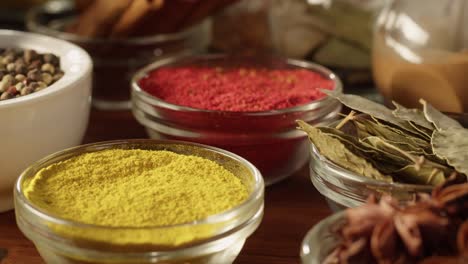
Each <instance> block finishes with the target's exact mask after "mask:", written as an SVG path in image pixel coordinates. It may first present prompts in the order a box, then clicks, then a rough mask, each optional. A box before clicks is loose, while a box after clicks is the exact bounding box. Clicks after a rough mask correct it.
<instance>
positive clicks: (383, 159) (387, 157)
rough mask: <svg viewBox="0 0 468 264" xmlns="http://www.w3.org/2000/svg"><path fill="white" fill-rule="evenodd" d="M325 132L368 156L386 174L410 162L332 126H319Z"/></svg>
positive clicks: (360, 153) (355, 151)
mask: <svg viewBox="0 0 468 264" xmlns="http://www.w3.org/2000/svg"><path fill="white" fill-rule="evenodd" d="M318 129H320V130H321V131H322V132H323V133H326V134H328V135H329V136H331V137H334V138H336V139H338V140H340V141H341V142H342V143H343V144H344V145H345V146H346V147H347V148H348V149H349V150H350V151H352V152H354V153H357V154H358V155H359V156H360V157H364V158H366V159H367V160H368V161H370V162H371V163H372V164H373V165H374V167H375V168H377V169H378V170H379V171H381V172H382V173H384V174H389V173H393V172H394V171H396V170H398V169H400V168H401V167H402V165H401V164H408V162H407V161H406V160H405V159H404V158H401V157H399V156H396V155H393V154H390V153H387V152H384V151H381V150H380V149H377V148H375V147H373V146H371V145H368V144H366V143H364V142H361V141H359V140H358V139H357V138H356V137H353V136H350V135H347V134H345V133H343V132H341V131H340V130H338V129H335V128H331V127H318Z"/></svg>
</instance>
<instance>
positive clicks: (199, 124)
mask: <svg viewBox="0 0 468 264" xmlns="http://www.w3.org/2000/svg"><path fill="white" fill-rule="evenodd" d="M182 65H192V66H193V65H203V66H209V67H233V66H238V67H242V66H259V67H267V68H272V69H281V68H286V69H291V68H299V69H308V70H311V71H315V72H318V73H320V74H321V75H322V76H324V77H326V78H329V79H330V80H333V81H334V83H335V86H334V89H335V90H337V91H338V92H341V90H342V87H341V82H340V80H339V79H338V77H337V76H336V75H335V74H334V73H333V72H331V71H330V70H328V69H326V68H324V67H322V66H319V65H317V64H313V63H309V62H305V61H299V60H290V59H281V58H272V57H261V58H260V57H257V58H252V57H250V58H249V57H230V56H228V55H220V54H211V55H198V56H190V55H189V56H176V57H173V58H168V59H164V60H161V61H158V62H156V63H153V64H151V65H149V66H147V67H145V68H143V69H142V70H140V71H139V72H138V73H137V74H136V75H135V76H134V78H133V81H132V109H133V114H134V116H135V118H136V119H137V120H138V121H139V123H141V124H142V125H143V126H145V127H146V130H147V132H148V134H149V136H150V137H151V138H161V139H176V140H184V141H192V142H198V143H202V144H207V145H213V146H216V147H220V148H223V149H226V150H229V151H232V152H234V153H236V154H238V155H240V156H242V157H244V158H246V159H247V160H249V161H250V162H252V163H253V164H254V165H255V166H256V167H257V168H258V169H259V170H260V171H261V172H262V175H263V176H264V178H265V182H266V184H267V185H269V184H272V183H275V182H277V181H279V180H281V179H284V178H286V177H288V176H290V175H292V174H293V173H294V172H296V171H297V170H299V169H300V168H301V167H302V166H303V165H304V164H306V162H307V160H308V157H309V154H308V150H307V148H308V143H307V140H306V134H305V133H304V132H302V131H299V130H297V129H296V126H297V125H296V120H298V119H301V120H304V121H305V122H307V123H309V124H318V123H321V122H326V121H330V120H334V119H336V118H337V116H338V113H339V112H340V110H341V104H340V103H339V102H338V101H336V100H335V99H333V98H330V97H328V96H327V97H324V98H322V99H320V100H316V101H313V102H311V103H308V104H305V105H301V106H297V107H291V108H285V109H280V110H271V111H262V112H228V111H212V110H202V109H195V108H191V107H185V106H179V105H175V104H171V103H167V102H165V101H163V100H161V99H159V98H157V97H155V96H152V95H150V94H149V93H147V92H145V91H144V90H142V89H141V87H140V86H139V85H138V82H139V80H140V79H141V78H143V77H145V76H146V75H147V74H148V73H149V72H151V71H152V70H154V69H157V68H160V67H167V66H182Z"/></svg>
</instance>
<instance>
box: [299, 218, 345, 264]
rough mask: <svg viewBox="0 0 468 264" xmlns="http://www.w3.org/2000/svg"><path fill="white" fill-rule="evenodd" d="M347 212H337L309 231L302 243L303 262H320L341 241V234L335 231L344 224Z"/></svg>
mask: <svg viewBox="0 0 468 264" xmlns="http://www.w3.org/2000/svg"><path fill="white" fill-rule="evenodd" d="M344 221H345V213H344V212H339V213H335V214H333V215H331V216H329V217H327V218H325V219H323V220H322V221H320V222H319V223H318V224H316V225H315V226H314V227H313V228H312V229H310V230H309V232H307V234H306V236H305V237H304V240H302V245H301V252H300V254H301V261H302V264H320V263H322V262H323V261H324V260H325V258H326V257H327V256H328V254H330V253H331V252H332V251H333V250H334V249H335V248H336V246H337V245H338V243H339V242H340V238H339V234H338V233H336V232H334V230H337V228H338V227H340V226H341V225H343V223H344Z"/></svg>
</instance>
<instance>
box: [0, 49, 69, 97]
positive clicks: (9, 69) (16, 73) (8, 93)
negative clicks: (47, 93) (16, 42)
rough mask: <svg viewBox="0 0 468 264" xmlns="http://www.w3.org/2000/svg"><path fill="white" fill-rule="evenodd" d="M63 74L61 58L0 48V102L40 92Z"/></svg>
mask: <svg viewBox="0 0 468 264" xmlns="http://www.w3.org/2000/svg"><path fill="white" fill-rule="evenodd" d="M63 75H64V73H63V71H62V70H61V69H60V59H59V57H57V56H55V55H53V54H50V53H44V54H40V53H37V52H36V51H35V50H32V49H27V50H22V49H14V48H7V49H1V48H0V80H1V81H0V101H1V100H7V99H11V98H16V97H20V96H24V95H28V94H31V93H34V92H37V91H40V90H42V89H44V88H47V87H48V86H50V85H51V84H53V83H54V82H56V81H57V80H59V79H60V78H62V76H63Z"/></svg>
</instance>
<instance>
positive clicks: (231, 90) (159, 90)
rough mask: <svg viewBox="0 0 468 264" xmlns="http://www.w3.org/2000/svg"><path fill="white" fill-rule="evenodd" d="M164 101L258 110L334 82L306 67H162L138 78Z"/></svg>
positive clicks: (308, 97)
mask: <svg viewBox="0 0 468 264" xmlns="http://www.w3.org/2000/svg"><path fill="white" fill-rule="evenodd" d="M139 85H140V87H141V88H142V89H143V90H145V91H146V92H148V93H150V94H151V95H153V96H156V97H158V98H160V99H162V100H164V101H166V102H169V103H172V104H176V105H181V106H188V107H192V108H198V109H205V110H218V111H232V112H258V111H269V110H276V109H283V108H289V107H294V106H299V105H303V104H307V103H309V102H311V101H315V100H317V99H320V98H322V97H324V96H325V95H324V94H323V93H322V92H320V89H329V90H331V89H333V87H334V82H333V80H330V79H329V78H325V77H323V76H322V75H320V74H319V73H316V72H313V71H310V70H306V69H266V68H249V67H247V68H244V67H242V68H241V67H238V68H226V69H224V68H220V67H196V66H185V67H162V68H159V69H156V70H154V71H152V72H150V73H149V74H148V75H147V76H146V77H145V78H143V79H141V80H140V82H139Z"/></svg>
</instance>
